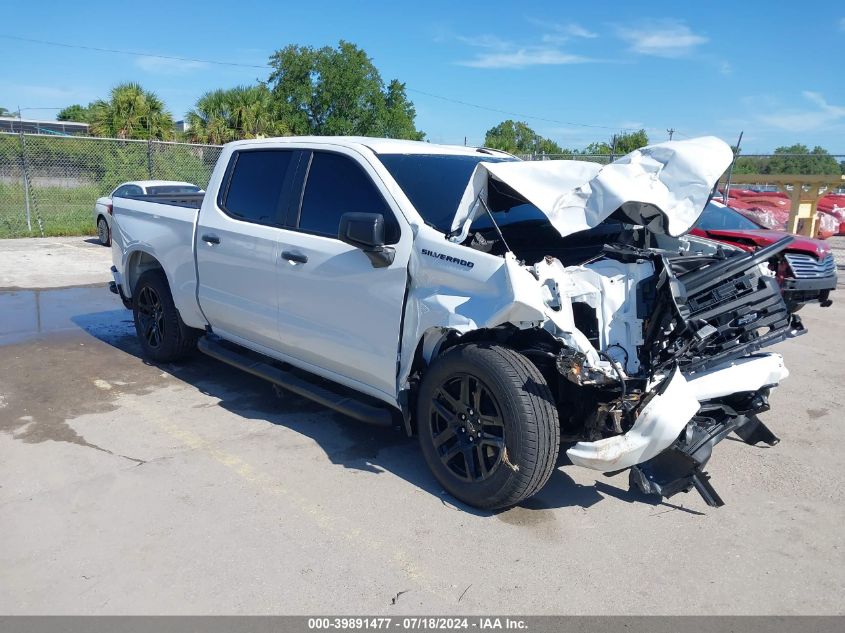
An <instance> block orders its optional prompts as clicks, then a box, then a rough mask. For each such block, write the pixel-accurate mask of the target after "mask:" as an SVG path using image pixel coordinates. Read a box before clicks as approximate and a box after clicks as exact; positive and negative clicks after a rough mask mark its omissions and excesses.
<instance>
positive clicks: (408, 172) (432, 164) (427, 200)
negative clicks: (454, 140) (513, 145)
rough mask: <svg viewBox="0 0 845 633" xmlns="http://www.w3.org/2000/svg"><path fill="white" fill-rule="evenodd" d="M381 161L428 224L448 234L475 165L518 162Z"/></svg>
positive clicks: (401, 157) (424, 157) (386, 157)
mask: <svg viewBox="0 0 845 633" xmlns="http://www.w3.org/2000/svg"><path fill="white" fill-rule="evenodd" d="M379 160H380V161H381V162H382V164H383V165H384V166H385V167H386V168H387V171H389V172H390V175H391V176H393V178H394V179H395V180H396V182H397V183H398V184H399V186H400V187H401V188H402V191H404V192H405V195H406V196H408V199H409V200H410V201H411V204H413V205H414V208H415V209H416V210H417V212H418V213H419V214H420V215H421V216H422V218H423V220H425V222H426V224H428V225H429V226H433V227H434V228H436V229H437V230H439V231H442V232H443V233H448V232H449V231H450V230H451V226H452V219H453V218H454V217H455V212H456V211H457V209H458V204H459V203H460V201H461V196H463V194H464V190H465V189H466V186H467V184H468V183H469V178H470V176H471V175H472V172H473V170H474V169H475V166H476V165H478V163H481V162H487V163H501V162H504V161H512V160H516V159H514V158H501V157H493V156H484V155H478V156H460V155H451V154H380V155H379Z"/></svg>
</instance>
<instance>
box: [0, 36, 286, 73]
mask: <svg viewBox="0 0 845 633" xmlns="http://www.w3.org/2000/svg"><path fill="white" fill-rule="evenodd" d="M0 37H2V38H5V39H8V40H18V41H20V42H30V43H32V44H46V45H48V46H61V47H62V48H78V49H81V50H86V51H97V52H98V53H117V54H119V55H135V56H137V57H155V58H157V59H169V60H174V61H180V62H199V63H201V64H217V65H218V66H241V67H243V68H269V67H270V66H268V65H267V64H242V63H239V62H222V61H218V60H213V59H199V58H196V57H179V56H177V55H155V54H151V53H141V52H139V51H123V50H119V49H116V48H102V47H99V46H86V45H83V44H67V43H65V42H52V41H49V40H37V39H34V38H30V37H19V36H17V35H7V34H5V33H0Z"/></svg>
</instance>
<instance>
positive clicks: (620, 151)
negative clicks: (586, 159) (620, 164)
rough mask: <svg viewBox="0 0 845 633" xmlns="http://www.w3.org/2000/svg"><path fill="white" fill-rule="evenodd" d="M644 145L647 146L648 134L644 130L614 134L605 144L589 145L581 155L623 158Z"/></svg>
mask: <svg viewBox="0 0 845 633" xmlns="http://www.w3.org/2000/svg"><path fill="white" fill-rule="evenodd" d="M646 145H648V134H646V131H645V130H637V131H636V132H622V133H620V134H614V135H613V136H611V137H610V138H609V139H608V141H607V142H606V143H605V142H598V143H590V144H589V145H587V147H586V148H584V151H583V152H581V153H582V154H599V155H603V156H609V155H610V154H614V155H616V156H624V155H625V154H629V153H631V152H633V151H634V150H636V149H640V148H641V147H645V146H646Z"/></svg>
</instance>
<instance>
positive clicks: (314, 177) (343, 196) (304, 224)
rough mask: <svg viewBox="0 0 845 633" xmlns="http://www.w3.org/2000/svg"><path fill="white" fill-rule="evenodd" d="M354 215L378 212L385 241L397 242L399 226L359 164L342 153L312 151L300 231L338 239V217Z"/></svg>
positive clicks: (300, 215)
mask: <svg viewBox="0 0 845 633" xmlns="http://www.w3.org/2000/svg"><path fill="white" fill-rule="evenodd" d="M353 212H360V213H381V214H382V215H383V216H384V223H385V242H386V243H387V244H394V243H396V242H398V241H399V223H398V222H397V221H396V218H395V217H394V215H393V212H392V211H391V210H390V208H389V207H388V206H387V203H386V202H385V200H384V198H383V197H382V195H381V193H380V192H379V190H378V189H377V188H376V186H375V184H374V183H373V181H372V180H371V179H370V176H369V175H368V174H367V173H366V172H365V171H364V170H363V169H362V168H361V167H360V165H358V164H357V163H356V162H355V161H354V160H352V159H351V158H348V157H347V156H344V155H342V154H332V153H329V152H314V154H313V157H312V159H311V166H310V167H309V169H308V177H307V180H306V183H305V192H304V194H303V196H302V207H301V209H300V212H299V222H298V228H299V230H301V231H305V232H307V233H315V234H317V235H325V236H327V237H334V238H337V233H338V228H339V225H340V216H342V215H343V214H344V213H353Z"/></svg>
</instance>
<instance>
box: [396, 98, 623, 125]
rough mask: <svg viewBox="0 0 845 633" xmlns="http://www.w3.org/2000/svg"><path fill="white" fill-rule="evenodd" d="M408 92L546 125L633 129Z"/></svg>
mask: <svg viewBox="0 0 845 633" xmlns="http://www.w3.org/2000/svg"><path fill="white" fill-rule="evenodd" d="M406 90H408V92H416V93H418V94H422V95H426V96H427V97H434V98H435V99H441V100H443V101H448V102H450V103H457V104H460V105H463V106H469V107H470V108H478V109H479V110H487V111H489V112H496V113H498V114H507V115H509V116H515V117H519V118H522V119H534V120H536V121H545V122H546V123H557V124H559V125H572V126H575V127H589V128H597V129H602V130H617V131H618V130H620V129H622V130H633V129H634V128H618V127H611V126H609V125H593V124H590V123H575V122H573V121H561V120H559V119H549V118H546V117H541V116H536V115H533V114H521V113H519V112H511V111H509V110H500V109H499V108H491V107H489V106H483V105H479V104H477V103H470V102H468V101H461V100H460V99H452V98H451V97H443V96H441V95H436V94H433V93H431V92H426V91H425V90H418V89H416V88H408V87H406Z"/></svg>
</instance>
